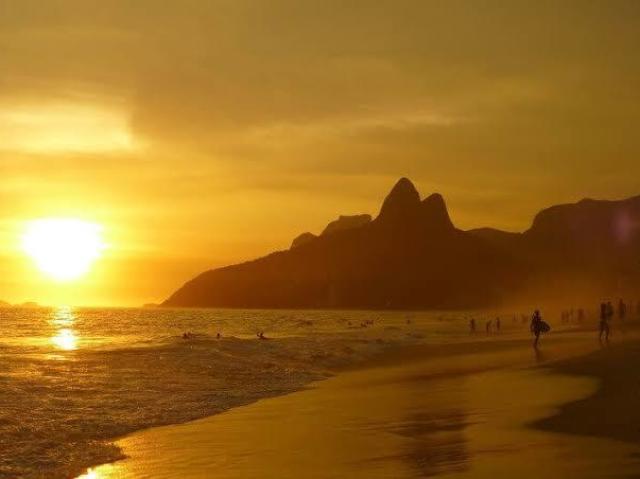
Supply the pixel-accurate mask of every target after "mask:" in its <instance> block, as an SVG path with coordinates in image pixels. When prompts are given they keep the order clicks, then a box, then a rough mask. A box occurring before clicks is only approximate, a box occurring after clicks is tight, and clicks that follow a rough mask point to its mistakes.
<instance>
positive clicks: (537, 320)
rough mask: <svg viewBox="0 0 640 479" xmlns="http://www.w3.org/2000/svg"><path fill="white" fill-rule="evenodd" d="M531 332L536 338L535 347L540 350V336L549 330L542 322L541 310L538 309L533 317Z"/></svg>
mask: <svg viewBox="0 0 640 479" xmlns="http://www.w3.org/2000/svg"><path fill="white" fill-rule="evenodd" d="M529 328H530V329H531V332H532V333H533V334H534V336H535V337H536V338H535V339H534V340H533V347H534V348H535V349H538V341H540V334H542V333H543V332H545V331H546V330H547V329H546V328H548V326H547V324H546V323H545V322H544V321H543V320H542V316H540V310H538V309H536V310H535V312H534V313H533V316H532V317H531V325H530V327H529Z"/></svg>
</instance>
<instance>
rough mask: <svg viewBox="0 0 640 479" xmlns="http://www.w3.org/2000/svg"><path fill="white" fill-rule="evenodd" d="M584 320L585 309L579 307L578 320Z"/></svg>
mask: <svg viewBox="0 0 640 479" xmlns="http://www.w3.org/2000/svg"><path fill="white" fill-rule="evenodd" d="M582 321H584V309H582V308H580V309H578V322H579V323H581V322H582Z"/></svg>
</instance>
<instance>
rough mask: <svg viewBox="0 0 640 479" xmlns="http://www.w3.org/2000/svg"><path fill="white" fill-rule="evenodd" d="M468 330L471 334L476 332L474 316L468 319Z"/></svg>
mask: <svg viewBox="0 0 640 479" xmlns="http://www.w3.org/2000/svg"><path fill="white" fill-rule="evenodd" d="M469 332H470V333H471V334H476V320H475V319H474V318H471V320H470V321H469Z"/></svg>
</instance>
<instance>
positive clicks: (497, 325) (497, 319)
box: [496, 317, 500, 333]
mask: <svg viewBox="0 0 640 479" xmlns="http://www.w3.org/2000/svg"><path fill="white" fill-rule="evenodd" d="M496 332H497V333H499V332H500V318H499V317H498V318H496Z"/></svg>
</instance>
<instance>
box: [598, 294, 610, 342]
mask: <svg viewBox="0 0 640 479" xmlns="http://www.w3.org/2000/svg"><path fill="white" fill-rule="evenodd" d="M610 317H611V315H610V314H609V308H608V306H607V305H606V304H605V303H602V304H600V342H602V336H603V335H604V339H605V341H609V318H610Z"/></svg>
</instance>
